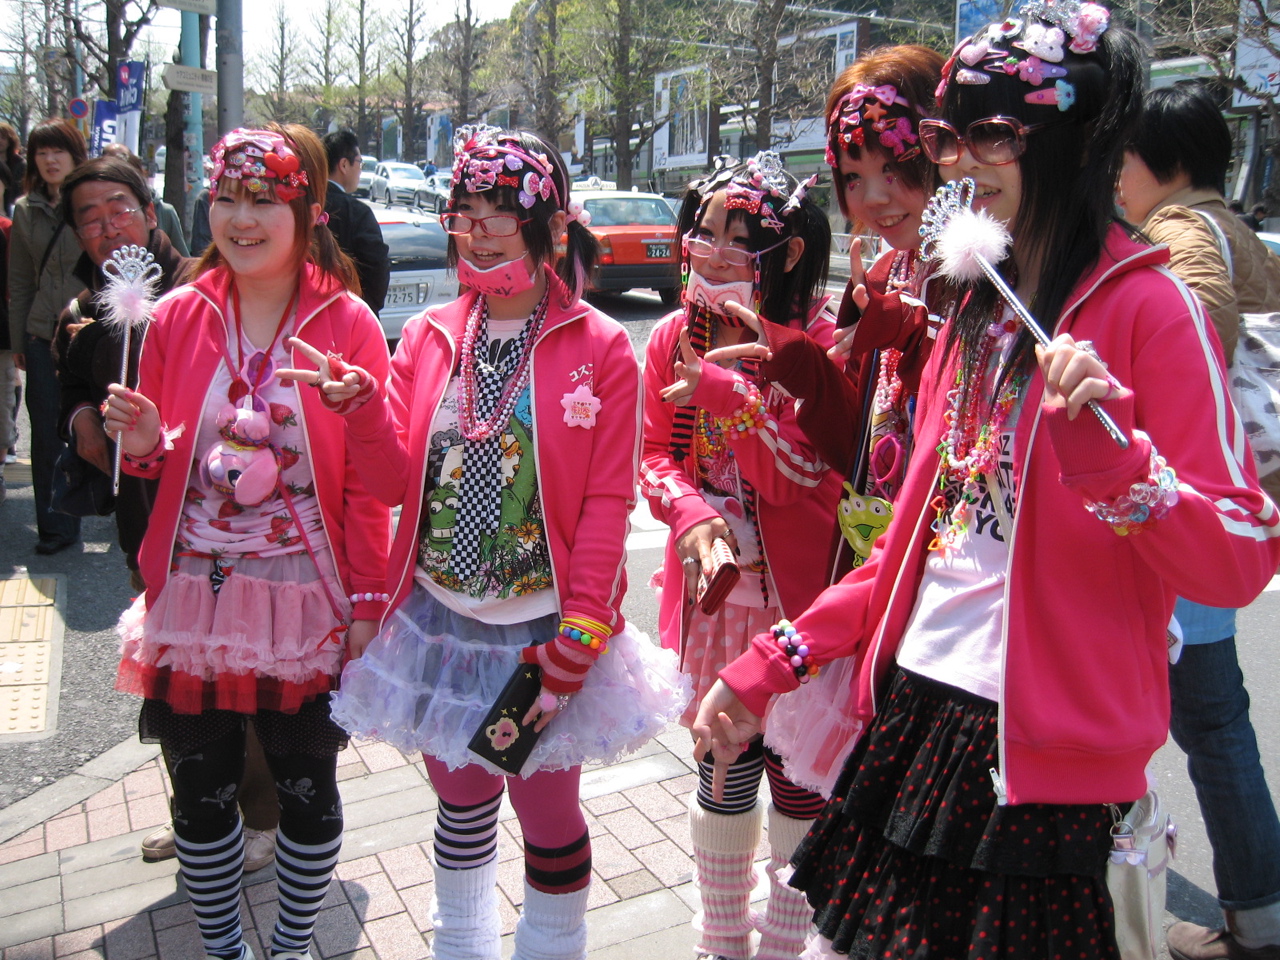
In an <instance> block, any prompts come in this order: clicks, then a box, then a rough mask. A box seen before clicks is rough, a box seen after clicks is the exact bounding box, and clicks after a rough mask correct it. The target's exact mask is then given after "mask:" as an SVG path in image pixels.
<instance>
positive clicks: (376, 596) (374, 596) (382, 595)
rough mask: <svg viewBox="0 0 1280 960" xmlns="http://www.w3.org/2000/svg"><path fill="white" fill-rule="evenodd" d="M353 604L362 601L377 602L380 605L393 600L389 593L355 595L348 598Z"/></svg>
mask: <svg viewBox="0 0 1280 960" xmlns="http://www.w3.org/2000/svg"><path fill="white" fill-rule="evenodd" d="M347 599H348V600H350V601H351V602H352V603H359V602H360V601H361V600H377V601H378V602H379V603H386V602H387V601H388V600H390V599H391V594H389V593H353V594H352V595H351V596H350V597H348V598H347Z"/></svg>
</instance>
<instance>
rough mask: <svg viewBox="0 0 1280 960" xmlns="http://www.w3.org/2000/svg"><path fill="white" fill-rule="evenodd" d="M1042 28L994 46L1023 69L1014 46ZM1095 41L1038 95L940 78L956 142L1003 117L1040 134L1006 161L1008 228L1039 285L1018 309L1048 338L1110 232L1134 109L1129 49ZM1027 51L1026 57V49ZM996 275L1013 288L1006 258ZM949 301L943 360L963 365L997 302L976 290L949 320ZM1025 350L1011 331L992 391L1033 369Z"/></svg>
mask: <svg viewBox="0 0 1280 960" xmlns="http://www.w3.org/2000/svg"><path fill="white" fill-rule="evenodd" d="M1086 6H1096V5H1093V4H1087V5H1086ZM1099 9H1101V8H1099ZM1104 12H1105V11H1104ZM1011 22H1012V23H1020V21H1005V24H1004V26H1007V25H1008V24H1009V23H1011ZM1001 26H1002V25H998V24H993V25H992V26H991V27H988V28H987V29H986V30H984V31H980V32H979V33H978V34H977V35H975V36H976V37H982V36H984V35H988V31H990V34H989V35H991V36H996V35H997V34H998V32H999V31H1000V30H1001ZM1048 27H1049V24H1045V23H1040V22H1038V21H1036V20H1034V19H1031V18H1028V19H1027V21H1026V24H1025V26H1019V29H1018V30H1016V31H1014V32H1012V33H1008V32H1006V33H1005V34H1004V35H1003V36H1002V37H1001V39H1000V41H999V44H998V45H999V47H1000V48H1001V49H1002V52H1004V51H1007V52H1009V53H1010V54H1011V56H1010V57H1009V60H1013V61H1014V62H1015V64H1016V63H1017V60H1016V58H1015V57H1014V56H1012V54H1016V55H1017V57H1024V58H1028V59H1031V58H1033V55H1032V54H1030V53H1029V52H1028V51H1026V50H1024V49H1021V48H1019V47H1018V46H1017V44H1016V43H1015V42H1014V41H1017V40H1018V37H1019V33H1021V34H1022V36H1023V37H1024V38H1026V37H1027V36H1028V34H1027V31H1031V30H1040V29H1045V28H1048ZM1094 41H1095V43H1096V46H1095V48H1094V49H1092V50H1091V51H1089V52H1086V53H1077V52H1075V50H1074V49H1073V48H1066V49H1064V50H1063V51H1062V58H1061V61H1060V62H1055V63H1053V64H1052V65H1053V66H1055V67H1061V68H1063V69H1064V70H1065V73H1066V77H1065V79H1059V80H1057V82H1056V83H1055V82H1054V80H1053V79H1052V78H1050V79H1047V80H1044V81H1042V83H1043V86H1042V87H1041V88H1040V89H1039V90H1034V89H1033V87H1034V86H1036V85H1035V84H1033V83H1031V82H1030V81H1027V80H1024V79H1021V77H1020V73H1019V71H1018V70H1016V69H1013V70H1010V69H1000V70H986V71H983V73H984V74H985V76H986V77H989V78H990V79H989V80H984V81H982V82H972V81H970V82H968V83H966V82H965V79H964V77H961V78H960V79H957V77H958V76H960V75H961V74H966V73H975V72H977V70H975V69H973V68H970V67H967V66H966V63H965V61H964V60H963V59H961V58H958V57H953V58H952V59H951V61H949V62H948V69H947V72H946V75H945V77H944V83H945V85H946V93H945V96H944V97H943V99H942V102H941V104H940V106H941V113H942V117H943V118H944V119H945V120H947V121H948V122H949V123H950V124H951V125H952V126H954V127H955V128H956V130H958V131H960V132H961V133H962V134H963V132H964V131H965V130H966V129H967V128H968V125H969V124H970V123H972V122H973V121H975V120H980V119H985V118H987V117H994V116H1005V117H1012V118H1014V119H1016V120H1019V121H1021V122H1022V123H1024V124H1026V125H1027V126H1030V125H1032V124H1045V125H1046V126H1044V127H1043V128H1042V129H1040V130H1037V131H1035V132H1034V133H1032V134H1030V135H1029V136H1028V137H1027V140H1026V150H1025V152H1024V153H1023V154H1022V155H1021V156H1020V157H1019V158H1018V159H1017V160H1016V161H1014V162H1015V163H1017V164H1018V169H1019V172H1020V174H1021V200H1020V202H1019V205H1018V212H1017V215H1016V216H1015V218H1014V222H1013V223H1012V224H1009V228H1010V233H1011V234H1012V235H1013V236H1014V238H1015V245H1016V246H1017V247H1018V249H1019V256H1020V258H1022V259H1023V262H1024V263H1025V262H1032V263H1036V262H1038V263H1039V265H1040V277H1039V282H1038V285H1037V288H1036V290H1035V292H1034V294H1033V296H1032V297H1031V302H1030V303H1029V304H1027V306H1028V308H1029V309H1030V310H1031V312H1032V314H1034V315H1035V317H1036V318H1037V319H1038V320H1039V321H1040V323H1041V325H1042V326H1043V327H1044V329H1045V330H1046V331H1049V332H1050V336H1052V335H1053V334H1052V331H1053V330H1054V328H1055V327H1056V325H1057V322H1058V318H1059V316H1060V314H1061V313H1062V309H1063V307H1064V306H1065V305H1066V300H1067V297H1068V296H1069V295H1070V294H1071V291H1072V290H1073V289H1074V287H1075V286H1076V284H1077V283H1078V282H1079V280H1080V278H1081V277H1082V276H1084V274H1085V273H1086V272H1087V271H1088V270H1089V269H1091V268H1092V267H1093V266H1094V265H1095V264H1096V263H1097V261H1098V257H1099V254H1100V253H1101V251H1102V246H1103V244H1104V243H1105V242H1106V235H1107V232H1108V230H1109V229H1110V227H1111V225H1112V224H1113V223H1115V222H1118V221H1117V217H1116V213H1115V203H1114V196H1115V185H1116V182H1117V180H1118V178H1119V175H1120V168H1121V166H1122V164H1123V161H1124V150H1125V147H1126V146H1127V145H1128V143H1129V139H1130V134H1131V130H1132V129H1133V126H1134V124H1135V123H1136V122H1137V120H1138V117H1139V116H1140V113H1141V109H1142V90H1143V86H1144V66H1143V62H1144V61H1143V54H1142V48H1141V46H1140V44H1139V43H1138V41H1137V39H1136V38H1135V37H1134V35H1133V34H1132V33H1130V32H1129V31H1128V30H1126V29H1124V28H1123V27H1121V26H1119V25H1115V24H1112V25H1111V26H1110V28H1109V29H1106V30H1105V32H1104V33H1102V35H1101V36H1099V37H1095V38H1094ZM967 42H972V41H967ZM1026 42H1027V44H1028V46H1031V47H1033V48H1034V46H1035V44H1034V43H1032V42H1031V40H1030V39H1027V40H1026ZM1059 42H1061V41H1059ZM994 45H995V44H993V46H994ZM961 47H962V48H963V47H964V44H962V45H961ZM1028 95H1034V96H1038V97H1039V98H1040V102H1029V101H1028V99H1027V97H1028ZM999 268H1000V271H1001V273H1002V274H1004V276H1005V277H1006V278H1007V279H1009V281H1010V286H1013V287H1016V286H1017V277H1016V268H1015V265H1014V260H1013V257H1012V248H1011V252H1010V256H1008V257H1006V258H1005V260H1004V261H1003V262H1002V263H1001V264H999ZM957 299H958V298H953V300H952V303H953V306H952V307H951V311H954V320H953V322H952V323H951V325H950V330H949V332H948V335H947V341H946V353H947V355H949V354H950V352H951V351H952V350H953V349H955V348H956V347H957V346H959V347H961V348H962V350H963V356H964V359H965V361H966V362H971V361H972V360H973V358H974V357H975V356H976V353H977V350H978V349H979V346H980V344H981V342H982V338H983V336H984V334H985V330H986V329H987V327H988V325H989V324H990V323H991V322H992V321H993V320H994V319H995V316H996V311H997V310H998V309H999V296H998V294H997V293H996V292H995V289H994V288H993V287H992V286H991V285H990V284H988V283H980V284H978V285H976V286H975V287H973V288H971V289H970V290H969V291H968V295H967V296H966V297H964V298H963V299H959V303H960V304H961V306H960V308H959V309H958V310H956V309H955V306H954V304H955V303H956V300H957ZM1034 346H1035V344H1034V340H1033V339H1032V337H1031V334H1030V333H1029V332H1027V331H1026V330H1022V331H1020V332H1019V334H1018V339H1017V341H1016V345H1015V348H1014V350H1013V352H1012V354H1011V356H1010V358H1009V361H1008V363H1007V364H1006V366H1005V368H1004V369H1003V370H1002V371H1001V378H1000V379H1001V382H1003V381H1004V380H1005V379H1006V378H1007V377H1009V376H1011V375H1013V374H1014V373H1016V372H1018V371H1021V370H1026V369H1029V368H1030V367H1031V366H1032V365H1033V364H1034V362H1035V350H1034ZM997 392H998V389H997Z"/></svg>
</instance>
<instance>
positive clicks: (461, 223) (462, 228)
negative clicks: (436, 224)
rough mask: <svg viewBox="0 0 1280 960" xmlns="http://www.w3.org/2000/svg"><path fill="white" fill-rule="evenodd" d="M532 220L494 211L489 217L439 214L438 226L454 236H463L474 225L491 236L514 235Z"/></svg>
mask: <svg viewBox="0 0 1280 960" xmlns="http://www.w3.org/2000/svg"><path fill="white" fill-rule="evenodd" d="M532 222H533V221H532V220H521V219H520V218H519V217H517V216H515V215H514V214H510V213H495V214H494V215H493V216H491V217H470V216H467V214H465V213H442V214H440V226H442V227H444V232H445V233H447V234H449V235H450V236H454V237H463V236H466V235H467V234H468V233H470V232H471V231H472V230H473V229H474V228H475V227H477V226H478V227H480V229H482V230H483V231H484V232H485V233H487V234H488V235H489V236H491V237H514V236H515V235H516V234H517V233H519V232H520V228H521V227H523V226H524V225H525V224H526V223H532Z"/></svg>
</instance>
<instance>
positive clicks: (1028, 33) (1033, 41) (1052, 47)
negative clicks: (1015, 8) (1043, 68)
mask: <svg viewBox="0 0 1280 960" xmlns="http://www.w3.org/2000/svg"><path fill="white" fill-rule="evenodd" d="M1066 41H1067V35H1066V34H1065V33H1064V32H1063V31H1062V29H1061V28H1060V27H1051V26H1048V25H1047V24H1043V23H1030V24H1027V29H1026V30H1024V31H1023V32H1022V39H1021V40H1015V41H1014V43H1013V45H1014V46H1015V47H1017V48H1018V49H1019V50H1025V51H1027V53H1029V54H1031V55H1032V56H1033V57H1039V58H1040V59H1041V60H1048V61H1049V62H1050V63H1061V62H1062V58H1063V56H1065V54H1064V53H1063V50H1062V45H1063V44H1064V43H1066Z"/></svg>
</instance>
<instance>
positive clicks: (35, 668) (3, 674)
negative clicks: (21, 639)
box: [0, 643, 53, 687]
mask: <svg viewBox="0 0 1280 960" xmlns="http://www.w3.org/2000/svg"><path fill="white" fill-rule="evenodd" d="M52 656H53V644H52V643H5V644H0V687H15V686H22V685H23V684H28V683H48V682H49V663H50V658H51V657H52Z"/></svg>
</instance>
